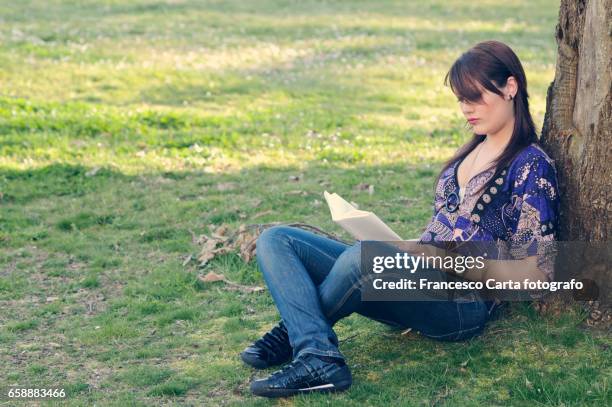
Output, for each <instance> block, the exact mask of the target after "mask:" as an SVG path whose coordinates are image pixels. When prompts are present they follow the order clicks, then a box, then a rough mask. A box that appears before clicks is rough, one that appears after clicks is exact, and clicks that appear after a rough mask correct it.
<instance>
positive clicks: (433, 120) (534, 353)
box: [0, 0, 612, 406]
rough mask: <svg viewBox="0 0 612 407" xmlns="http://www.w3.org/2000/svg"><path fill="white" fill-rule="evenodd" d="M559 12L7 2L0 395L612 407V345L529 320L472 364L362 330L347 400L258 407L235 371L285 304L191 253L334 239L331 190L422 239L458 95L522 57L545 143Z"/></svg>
mask: <svg viewBox="0 0 612 407" xmlns="http://www.w3.org/2000/svg"><path fill="white" fill-rule="evenodd" d="M558 8H559V1H558V0H557V1H555V0H507V1H504V2H501V3H500V2H498V1H492V0H491V1H490V0H487V1H484V0H483V1H478V2H459V1H444V0H435V1H380V0H370V1H366V0H363V1H323V0H320V1H314V0H302V1H281V0H275V1H274V0H268V1H234V0H232V1H213V0H209V1H190V0H184V1H181V0H172V1H170V0H168V1H150V0H149V1H145V0H131V1H123V0H105V1H93V0H91V1H79V2H75V1H69V0H61V1H60V0H47V1H18V2H15V1H6V0H1V1H0V22H1V24H0V306H1V307H2V313H1V314H0V363H1V364H2V366H3V367H2V369H0V386H4V387H7V386H15V385H18V386H20V387H24V386H26V387H62V388H65V389H66V391H67V393H68V397H67V398H66V399H65V400H64V401H62V402H58V403H55V404H56V405H68V406H81V405H83V406H84V405H93V404H96V405H101V406H112V405H115V406H128V405H134V406H150V405H211V406H214V405H240V406H263V405H269V404H272V405H276V404H278V405H287V406H319V405H330V404H331V405H334V406H335V405H339V406H344V405H346V406H349V405H371V406H378V405H401V406H413V405H448V406H457V405H458V406H463V405H518V406H522V405H524V406H534V405H551V406H553V405H554V406H559V405H564V406H578V405H580V406H582V405H593V406H602V405H605V404H609V403H610V402H611V399H612V395H611V393H610V380H609V379H610V377H611V376H612V369H611V365H612V363H611V360H612V355H611V350H610V346H611V345H612V340H611V337H610V335H608V334H605V333H602V332H600V331H591V330H588V329H585V327H584V324H583V320H584V318H585V315H584V314H583V313H582V312H581V311H579V310H578V309H577V308H576V309H573V308H570V309H568V310H567V312H565V313H563V314H562V315H557V314H554V313H544V314H540V313H538V312H536V311H535V309H534V307H532V306H531V305H530V304H515V305H513V306H512V307H510V308H509V309H507V310H506V311H505V313H504V315H503V317H502V318H501V319H499V320H497V321H494V322H493V323H491V324H490V326H489V328H488V330H487V331H486V333H485V335H484V336H482V337H480V338H477V339H474V340H471V341H469V342H464V343H438V342H434V341H431V340H428V339H425V338H423V337H421V336H419V335H418V334H416V333H411V334H409V335H401V334H400V333H399V332H397V331H394V330H391V329H389V328H387V327H385V326H383V325H381V324H378V323H376V322H373V321H369V320H367V319H365V318H362V317H359V316H352V317H350V318H347V319H345V320H343V321H341V322H340V323H339V324H338V325H337V327H336V329H337V332H338V334H339V337H340V339H341V340H342V343H341V350H342V352H343V353H344V354H345V355H346V356H347V358H348V362H349V365H350V367H351V368H352V371H353V375H354V385H353V387H352V388H351V390H350V391H348V392H346V393H342V394H337V395H332V396H320V395H312V396H301V397H298V398H294V399H291V400H284V401H280V402H269V401H268V400H264V399H257V398H254V397H252V396H250V394H249V391H248V383H249V381H250V379H251V378H252V377H254V376H255V375H261V374H262V373H260V372H255V371H253V370H252V369H250V368H247V367H246V366H244V365H243V364H242V363H241V362H240V360H239V359H238V353H239V352H240V351H241V350H242V349H243V348H244V347H245V346H246V345H248V344H249V343H250V342H251V341H253V340H254V339H256V338H258V337H259V336H260V335H261V334H262V333H264V332H265V331H267V330H268V329H269V328H270V327H271V326H272V324H273V323H275V321H276V320H277V318H278V315H277V312H276V309H275V307H274V304H273V302H272V300H271V298H270V296H269V294H268V292H267V291H263V292H251V293H249V292H241V291H236V290H231V289H229V288H230V287H229V286H227V285H225V284H224V283H222V282H217V283H205V282H203V281H201V280H200V279H199V277H200V276H202V275H205V274H206V273H208V272H210V271H213V272H215V273H218V274H223V275H224V276H226V277H227V278H228V279H230V280H232V281H234V282H237V283H240V284H243V285H255V286H262V285H263V280H262V277H261V275H260V274H259V272H258V270H257V266H256V263H255V261H251V262H249V263H244V262H243V261H242V260H241V258H240V257H238V255H237V254H236V253H230V254H225V255H221V256H218V257H216V258H215V259H214V260H212V261H211V262H209V263H208V264H207V265H206V266H204V267H200V264H199V262H198V261H197V256H198V253H199V252H200V249H201V247H199V246H200V245H199V244H198V239H197V237H198V236H200V235H202V234H210V233H211V231H212V230H214V229H215V228H217V227H218V226H220V225H227V227H228V228H229V229H230V230H236V229H237V228H238V227H239V226H240V225H243V224H245V225H249V224H255V223H267V222H275V221H280V222H305V223H309V224H312V225H316V226H318V227H320V228H322V229H324V230H328V231H330V232H334V233H337V234H341V231H340V230H339V228H338V227H337V226H335V225H334V224H332V222H331V220H330V219H329V212H328V210H327V208H326V206H325V205H324V204H323V203H322V201H323V198H322V192H323V190H324V189H327V190H330V191H334V192H338V193H339V194H341V195H342V196H344V197H346V198H348V199H350V200H352V201H355V202H357V203H359V205H360V206H361V207H365V208H368V209H372V210H374V211H375V212H376V213H377V214H379V216H380V217H382V218H383V219H385V220H386V221H387V222H388V223H389V224H390V225H391V226H392V227H393V228H394V229H396V230H397V231H398V232H399V233H400V234H401V235H402V236H404V237H406V238H414V237H417V236H418V235H419V231H420V230H422V228H423V227H424V226H425V223H426V222H427V221H428V219H429V217H430V215H431V204H432V192H433V182H434V178H435V176H436V173H437V171H438V170H439V169H440V167H441V165H442V163H443V161H444V160H445V159H447V158H448V157H450V155H451V154H452V152H453V151H454V149H456V148H457V147H458V146H459V145H460V144H461V143H462V142H463V141H464V140H466V139H467V138H468V137H469V133H468V130H467V128H466V126H465V122H464V120H463V119H462V116H461V114H460V111H459V107H458V105H457V102H456V99H455V97H454V96H453V95H452V93H451V92H450V90H449V89H448V88H447V87H445V86H444V85H443V78H444V75H445V73H446V71H447V70H448V68H449V67H450V65H451V64H452V62H453V61H454V59H455V58H457V57H458V56H459V55H460V54H461V52H462V51H465V50H467V49H468V48H469V47H470V46H471V45H473V44H475V43H476V42H478V41H480V40H485V39H498V40H501V41H504V42H506V43H508V44H509V45H510V46H512V47H513V49H514V50H515V51H516V52H517V54H518V55H519V57H520V58H521V60H522V61H523V64H524V67H525V70H526V72H527V78H528V82H529V88H530V89H529V92H530V102H531V109H532V113H533V115H534V119H535V121H536V127H537V128H538V129H540V128H541V125H542V121H543V117H544V112H545V108H546V101H545V98H546V90H547V87H548V85H549V83H550V82H551V81H552V79H553V77H554V68H555V60H556V43H555V41H554V30H555V24H556V22H557V14H558ZM364 184H368V185H371V186H373V187H371V188H368V187H364ZM372 188H373V189H372ZM370 191H373V193H370ZM343 236H344V237H347V236H346V235H343ZM263 373H266V372H263ZM5 401H6V400H4V402H5ZM2 402H3V401H2V400H1V399H0V405H4V404H2ZM48 404H49V405H53V403H52V402H49V403H48Z"/></svg>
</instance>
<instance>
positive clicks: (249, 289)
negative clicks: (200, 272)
mask: <svg viewBox="0 0 612 407" xmlns="http://www.w3.org/2000/svg"><path fill="white" fill-rule="evenodd" d="M199 279H200V280H201V281H203V282H205V283H215V282H218V281H223V282H224V283H225V284H226V288H227V289H228V290H232V291H240V292H243V293H256V292H259V291H263V290H264V288H263V287H259V286H250V285H243V284H238V283H234V282H233V281H230V280H228V279H226V278H225V276H224V275H223V274H217V273H215V272H213V271H211V272H209V273H208V274H206V275H205V276H200V277H199Z"/></svg>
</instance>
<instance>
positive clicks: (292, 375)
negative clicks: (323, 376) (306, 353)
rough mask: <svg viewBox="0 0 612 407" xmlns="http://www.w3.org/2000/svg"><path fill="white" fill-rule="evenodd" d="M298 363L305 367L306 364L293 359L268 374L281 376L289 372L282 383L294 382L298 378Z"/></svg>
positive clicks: (271, 376) (275, 376)
mask: <svg viewBox="0 0 612 407" xmlns="http://www.w3.org/2000/svg"><path fill="white" fill-rule="evenodd" d="M299 365H302V366H304V367H306V364H305V363H304V362H302V361H301V360H300V359H295V360H293V361H291V363H289V364H288V365H286V366H284V367H283V368H282V369H280V370H277V371H276V372H273V373H272V374H271V375H270V378H278V377H279V376H283V375H286V374H287V373H289V374H288V375H287V377H286V378H285V380H284V383H283V384H290V383H294V382H295V381H296V380H297V379H299V378H300V377H299V376H298V374H297V372H298V367H299ZM306 371H308V368H306Z"/></svg>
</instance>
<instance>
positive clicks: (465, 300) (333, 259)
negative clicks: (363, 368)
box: [257, 226, 494, 358]
mask: <svg viewBox="0 0 612 407" xmlns="http://www.w3.org/2000/svg"><path fill="white" fill-rule="evenodd" d="M360 250H361V245H360V243H359V242H356V243H355V244H353V245H347V244H344V243H342V242H339V241H336V240H333V239H329V238H326V237H324V236H320V235H317V234H315V233H311V232H308V231H306V230H303V229H300V228H294V227H288V226H274V227H272V228H269V229H267V230H265V231H264V232H263V233H262V234H261V235H260V236H259V238H258V240H257V263H258V265H259V268H260V270H261V272H262V273H263V276H264V280H265V281H266V284H267V286H268V289H269V290H270V294H271V295H272V298H273V299H274V302H275V304H276V307H277V308H278V311H279V313H280V316H281V318H282V320H283V321H284V323H285V325H286V327H287V331H288V333H289V341H290V343H291V346H292V348H293V357H294V358H297V357H300V356H302V355H303V354H306V353H311V354H316V355H321V356H331V357H338V358H343V356H342V354H341V353H340V351H339V349H338V338H337V336H336V334H335V332H334V331H333V329H332V326H333V325H334V324H335V323H336V322H337V321H338V320H340V319H341V318H344V317H346V316H348V315H350V314H352V313H353V312H357V313H358V314H361V315H364V316H366V317H368V318H371V319H374V320H376V321H379V322H383V323H386V324H388V325H392V326H395V327H399V328H413V329H415V330H417V331H419V332H421V334H423V335H425V336H427V337H430V338H434V339H439V340H447V341H458V340H463V339H467V338H470V337H472V336H475V335H478V334H480V333H481V332H482V331H483V329H484V326H485V323H486V322H487V320H488V319H489V317H490V316H491V313H492V311H493V309H494V304H493V303H492V302H488V301H487V302H485V301H483V300H482V299H481V298H480V296H479V295H478V293H476V292H474V293H470V294H469V295H467V296H465V295H464V296H462V298H459V299H455V300H453V301H449V300H446V301H439V300H437V301H399V302H398V301H362V300H361V284H362V278H361V277H362V275H361V270H360V262H361V251H360ZM428 272H430V273H431V272H433V273H439V274H443V275H445V273H444V272H442V271H439V270H431V271H429V270H428ZM441 277H442V276H441Z"/></svg>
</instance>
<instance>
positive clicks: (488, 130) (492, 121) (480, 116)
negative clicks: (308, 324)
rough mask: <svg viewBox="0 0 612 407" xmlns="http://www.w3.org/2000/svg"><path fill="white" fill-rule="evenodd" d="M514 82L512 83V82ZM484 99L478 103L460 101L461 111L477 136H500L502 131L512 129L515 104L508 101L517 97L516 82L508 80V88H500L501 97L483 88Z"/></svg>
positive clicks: (482, 95)
mask: <svg viewBox="0 0 612 407" xmlns="http://www.w3.org/2000/svg"><path fill="white" fill-rule="evenodd" d="M511 80H512V81H511ZM479 88H480V90H481V97H482V99H481V100H480V101H478V102H470V101H468V100H459V104H460V106H461V111H462V112H463V115H464V116H465V119H466V120H467V121H468V123H469V124H470V126H471V127H472V130H473V132H474V133H475V134H487V135H495V134H498V133H499V132H500V131H501V130H502V129H505V128H508V127H510V128H512V127H513V125H514V122H513V120H514V102H513V101H512V100H507V97H508V95H512V96H513V97H514V95H516V82H515V81H514V78H512V77H510V78H508V82H507V84H506V86H504V87H503V88H499V89H500V90H501V92H502V94H503V96H500V95H498V94H496V93H493V92H491V91H489V90H487V89H485V88H484V87H482V86H479Z"/></svg>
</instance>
